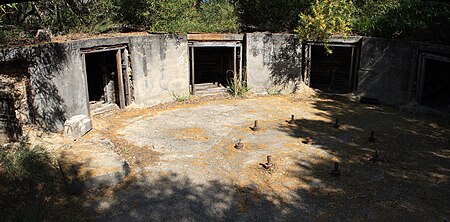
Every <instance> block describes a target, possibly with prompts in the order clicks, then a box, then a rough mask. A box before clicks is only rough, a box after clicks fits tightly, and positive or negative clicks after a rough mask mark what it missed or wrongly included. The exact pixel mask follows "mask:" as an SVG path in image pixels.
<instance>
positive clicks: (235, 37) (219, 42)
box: [187, 34, 244, 94]
mask: <svg viewBox="0 0 450 222" xmlns="http://www.w3.org/2000/svg"><path fill="white" fill-rule="evenodd" d="M187 39H188V47H189V60H190V71H189V72H190V74H189V77H190V80H189V84H190V92H191V93H192V94H195V91H196V88H195V85H196V84H195V62H196V61H195V59H194V58H195V51H196V50H195V49H196V48H217V47H220V48H232V49H233V70H232V72H233V81H234V82H237V81H242V80H243V78H244V77H243V73H242V72H243V64H244V63H243V58H244V55H243V47H244V44H243V40H244V35H243V34H188V35H187Z"/></svg>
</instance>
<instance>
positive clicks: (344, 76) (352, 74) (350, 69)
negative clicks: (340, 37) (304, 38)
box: [307, 44, 357, 93]
mask: <svg viewBox="0 0 450 222" xmlns="http://www.w3.org/2000/svg"><path fill="white" fill-rule="evenodd" d="M308 47H309V52H308V53H307V54H309V62H310V64H309V68H308V72H309V73H308V78H307V80H308V82H309V85H310V86H311V87H312V88H316V89H319V90H322V91H324V92H328V93H349V92H352V91H354V90H355V88H356V87H355V82H356V78H357V76H356V66H355V64H357V48H356V46H355V45H344V44H342V45H333V44H331V45H329V47H330V48H331V50H332V53H331V54H330V53H327V50H326V48H325V46H324V45H323V44H317V45H313V44H311V45H309V46H308Z"/></svg>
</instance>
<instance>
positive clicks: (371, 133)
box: [369, 130, 377, 143]
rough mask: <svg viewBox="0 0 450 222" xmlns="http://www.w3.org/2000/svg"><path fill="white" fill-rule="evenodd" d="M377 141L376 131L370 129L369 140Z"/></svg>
mask: <svg viewBox="0 0 450 222" xmlns="http://www.w3.org/2000/svg"><path fill="white" fill-rule="evenodd" d="M375 141H377V138H375V132H374V131H373V130H372V131H370V137H369V142H371V143H373V142H375Z"/></svg>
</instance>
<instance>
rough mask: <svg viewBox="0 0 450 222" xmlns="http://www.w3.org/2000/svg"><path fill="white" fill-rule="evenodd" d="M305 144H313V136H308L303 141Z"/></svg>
mask: <svg viewBox="0 0 450 222" xmlns="http://www.w3.org/2000/svg"><path fill="white" fill-rule="evenodd" d="M303 143H304V144H308V145H312V144H313V143H314V141H313V139H312V137H306V140H304V141H303Z"/></svg>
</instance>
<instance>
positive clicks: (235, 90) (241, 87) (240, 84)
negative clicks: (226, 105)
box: [229, 80, 251, 97]
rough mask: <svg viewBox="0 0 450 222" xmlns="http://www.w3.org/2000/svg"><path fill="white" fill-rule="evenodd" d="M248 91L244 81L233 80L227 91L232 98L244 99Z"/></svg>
mask: <svg viewBox="0 0 450 222" xmlns="http://www.w3.org/2000/svg"><path fill="white" fill-rule="evenodd" d="M250 90H251V89H250V88H249V87H248V86H247V84H246V83H245V82H244V81H241V80H236V81H234V80H233V81H231V82H230V83H229V91H230V94H231V95H232V96H236V97H244V96H245V95H246V94H247V93H248V92H249V91H250Z"/></svg>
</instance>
